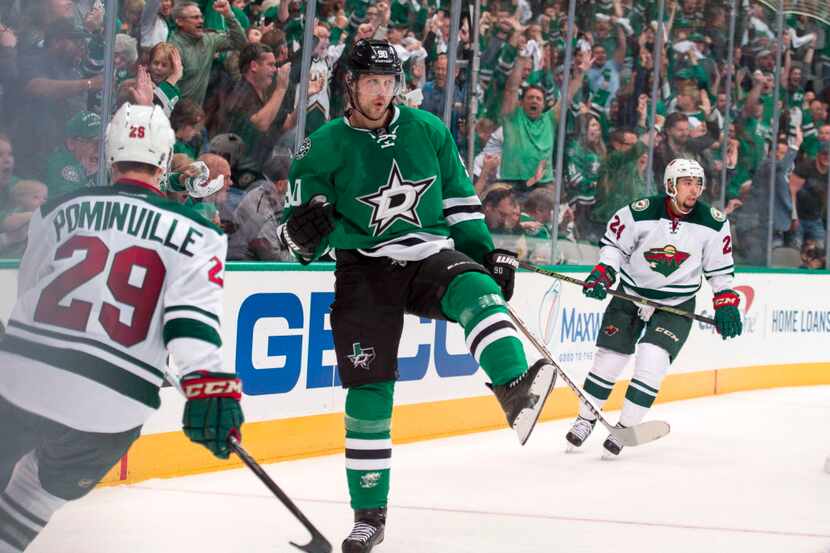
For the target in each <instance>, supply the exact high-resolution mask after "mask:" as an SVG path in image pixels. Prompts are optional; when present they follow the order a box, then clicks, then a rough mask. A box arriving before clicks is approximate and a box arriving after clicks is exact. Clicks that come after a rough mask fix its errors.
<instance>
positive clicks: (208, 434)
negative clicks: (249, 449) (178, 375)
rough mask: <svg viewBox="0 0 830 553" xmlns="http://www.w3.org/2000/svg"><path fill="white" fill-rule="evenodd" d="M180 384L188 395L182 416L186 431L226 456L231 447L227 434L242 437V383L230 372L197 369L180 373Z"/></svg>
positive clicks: (189, 435)
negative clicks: (240, 402)
mask: <svg viewBox="0 0 830 553" xmlns="http://www.w3.org/2000/svg"><path fill="white" fill-rule="evenodd" d="M181 386H182V390H184V393H185V396H186V398H187V403H186V404H185V406H184V416H183V417H182V430H184V433H185V435H186V436H187V437H188V438H190V441H192V442H196V443H197V444H201V445H203V446H205V447H206V448H208V449H209V450H210V451H211V453H213V454H214V455H216V456H217V457H219V458H220V459H227V458H228V456H229V455H230V451H231V450H230V448H229V447H228V438H229V437H231V436H234V437H235V438H236V439H237V440H241V439H242V434H241V433H240V431H239V428H240V427H241V426H242V423H243V422H244V421H245V416H244V415H243V414H242V407H240V405H239V400H240V399H241V398H242V383H241V382H240V381H239V379H238V378H237V377H236V376H235V375H232V374H227V373H212V372H207V371H198V372H195V373H192V374H189V375H187V376H185V377H183V378H182V380H181Z"/></svg>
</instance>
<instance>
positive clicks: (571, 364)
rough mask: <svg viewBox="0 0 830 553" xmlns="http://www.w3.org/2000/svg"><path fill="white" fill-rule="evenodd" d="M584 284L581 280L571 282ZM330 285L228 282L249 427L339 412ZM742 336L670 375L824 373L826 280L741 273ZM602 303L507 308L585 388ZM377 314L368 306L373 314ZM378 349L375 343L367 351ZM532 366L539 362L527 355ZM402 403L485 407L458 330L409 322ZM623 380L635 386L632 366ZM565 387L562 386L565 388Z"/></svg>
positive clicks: (174, 413) (522, 278)
mask: <svg viewBox="0 0 830 553" xmlns="http://www.w3.org/2000/svg"><path fill="white" fill-rule="evenodd" d="M15 273H16V271H10V270H3V271H0V290H2V292H0V294H3V295H2V296H0V299H1V300H2V305H0V309H2V313H1V314H2V316H3V320H4V321H6V320H7V319H8V314H9V313H10V312H11V305H12V304H13V301H14V293H13V292H12V290H15V288H16V286H15V282H16V274H15ZM569 274H572V275H574V276H577V277H580V278H584V277H585V276H586V274H585V273H581V274H580V273H569ZM333 286H334V275H333V273H332V272H330V271H328V270H325V271H320V270H288V271H284V270H274V271H272V270H265V271H229V272H227V273H226V279H225V287H226V288H225V311H224V315H223V319H222V328H223V330H222V339H223V343H224V347H223V356H224V359H225V363H226V364H227V366H228V367H232V368H235V370H236V371H237V372H238V373H239V375H240V376H241V378H242V379H243V382H244V391H245V400H244V402H245V411H246V418H247V420H249V421H257V420H271V419H278V418H288V417H297V416H305V415H313V414H323V413H331V412H338V411H342V409H343V401H344V399H345V393H344V392H343V390H342V389H341V388H340V383H339V380H338V377H337V371H336V361H335V355H334V350H333V341H332V335H331V325H330V322H329V313H328V312H329V306H330V305H331V302H332V300H333ZM735 289H736V290H737V291H738V293H739V294H740V296H741V308H740V309H741V312H742V315H743V321H744V334H743V335H742V336H741V337H740V338H738V339H733V340H728V341H724V340H722V339H721V338H720V337H719V336H718V335H717V334H716V333H715V331H714V329H713V328H711V327H710V326H708V325H706V324H703V323H698V322H695V323H694V324H693V328H692V332H691V335H690V337H689V339H688V341H687V342H686V345H685V347H684V348H683V351H682V352H681V354H680V355H679V356H678V358H677V359H676V360H675V362H674V364H673V365H672V368H671V372H672V373H678V372H693V371H701V370H711V369H718V368H731V367H749V366H758V365H773V364H791V363H800V362H801V363H803V362H822V361H828V357H829V356H828V354H827V353H826V352H825V348H823V347H821V345H822V344H823V343H825V341H824V339H826V338H827V337H828V335H830V294H828V289H830V276H828V275H825V274H812V275H805V274H803V273H795V274H766V273H747V274H742V273H739V274H738V275H737V278H736V282H735ZM711 298H712V293H711V290H710V289H709V288H708V286H707V285H706V284H705V283H704V285H703V288H702V289H701V291H700V293H699V294H698V297H697V308H696V310H697V312H698V313H701V314H705V315H708V316H710V317H713V316H714V314H713V309H712V301H711ZM607 301H608V300H606V301H604V302H599V301H596V300H591V299H588V298H585V297H584V296H583V295H582V293H581V290H580V288H579V286H575V285H572V284H568V283H561V282H559V281H557V280H554V279H552V278H550V277H546V276H543V275H537V274H530V273H520V274H519V275H518V276H517V282H516V294H515V296H514V298H513V300H512V302H511V303H512V304H513V305H514V307H516V308H517V310H518V311H519V312H520V313H521V315H522V317H523V319H524V321H525V322H526V323H527V325H528V326H529V328H530V329H531V330H532V331H533V332H535V333H536V334H537V336H540V337H542V339H543V341H544V342H545V343H546V344H547V346H548V348H549V349H550V351H551V353H552V354H553V355H554V357H555V358H556V360H557V361H558V362H559V363H560V364H561V365H562V366H563V367H565V368H566V369H567V370H568V371H569V372H570V373H571V375H572V376H573V377H574V378H575V379H576V380H577V381H579V382H581V381H582V379H583V378H584V376H585V374H586V373H587V371H588V370H589V369H590V367H591V363H592V359H593V355H594V343H595V340H596V338H597V335H598V334H599V333H600V332H603V331H604V329H603V326H602V314H603V310H604V309H605V306H606V305H607ZM372 308H373V306H371V305H367V306H366V310H367V312H368V311H370V310H371V309H372ZM361 346H362V347H363V348H364V349H365V348H370V347H372V344H370V343H369V342H368V341H367V342H366V343H363V342H361ZM525 348H526V350H527V353H528V357H529V358H530V359H531V360H532V359H535V358H537V357H538V354H537V353H536V352H535V351H533V350H532V349H531V348H530V346H529V344H525ZM398 363H399V370H400V374H401V382H399V383H398V385H397V386H396V391H395V395H396V402H397V403H418V402H427V401H437V400H443V399H454V398H460V397H472V396H481V395H487V394H489V392H488V391H487V390H486V388H485V387H484V385H483V383H484V382H485V380H486V376H485V375H484V374H483V371H481V370H479V367H478V366H477V364H476V363H475V361H474V360H473V359H472V357H471V356H470V355H469V354H468V353H467V351H466V346H465V344H464V335H463V331H462V329H461V328H460V327H459V325H457V324H453V323H447V322H445V321H432V320H428V319H419V318H417V317H414V316H407V318H406V322H405V326H404V332H403V336H402V339H401V344H400V349H399V360H398ZM629 365H630V366H629V368H628V369H627V371H626V372H625V373H623V377H627V376H629V375H630V370H631V365H633V363H630V364H629ZM559 385H561V383H560V384H559ZM163 396H164V402H163V406H162V408H161V410H160V412H159V413H158V414H157V415H156V416H154V417H153V419H152V420H151V421H150V422H149V423H148V425H147V427H146V431H147V432H161V431H172V430H176V429H178V428H179V425H180V417H181V404H182V402H181V399H180V398H179V397H177V395H176V393H175V391H174V390H172V389H166V390H164V391H163Z"/></svg>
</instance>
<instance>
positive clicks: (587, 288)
mask: <svg viewBox="0 0 830 553" xmlns="http://www.w3.org/2000/svg"><path fill="white" fill-rule="evenodd" d="M616 281H617V271H615V270H614V268H613V267H611V266H610V265H606V264H605V263H598V264H597V266H596V267H594V270H593V271H591V274H590V275H588V278H586V279H585V284H583V285H582V293H583V294H585V295H586V296H588V297H589V298H594V299H597V300H604V299H605V296H607V295H608V290H609V289H610V288H611V287H612V286H614V283H615V282H616Z"/></svg>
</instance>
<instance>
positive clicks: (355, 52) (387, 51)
mask: <svg viewBox="0 0 830 553" xmlns="http://www.w3.org/2000/svg"><path fill="white" fill-rule="evenodd" d="M349 69H350V70H351V71H352V73H354V74H359V73H372V74H377V75H400V73H401V60H400V58H399V57H398V53H397V52H396V51H395V49H394V48H393V47H392V45H391V44H389V42H388V41H386V40H376V39H363V40H359V41H357V43H356V44H355V45H354V48H352V52H351V54H350V55H349Z"/></svg>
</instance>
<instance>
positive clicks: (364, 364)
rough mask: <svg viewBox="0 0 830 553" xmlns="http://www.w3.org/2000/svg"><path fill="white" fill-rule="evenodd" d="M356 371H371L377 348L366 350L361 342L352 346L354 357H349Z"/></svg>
mask: <svg viewBox="0 0 830 553" xmlns="http://www.w3.org/2000/svg"><path fill="white" fill-rule="evenodd" d="M347 357H348V358H349V361H351V362H352V365H353V366H354V368H355V369H366V370H367V371H368V370H369V365H371V364H372V361H374V360H375V348H372V347H368V348H364V347H363V346H361V345H360V342H355V343H353V344H352V355H349V356H347Z"/></svg>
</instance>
